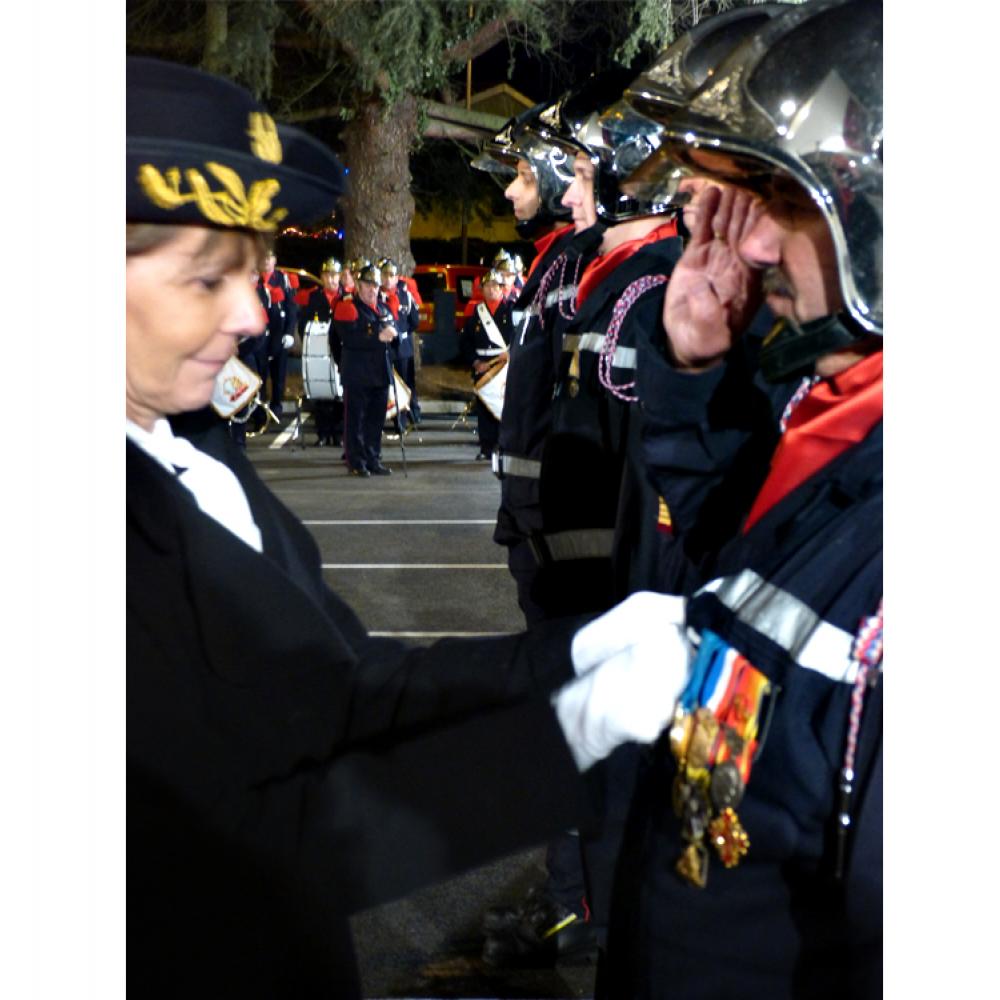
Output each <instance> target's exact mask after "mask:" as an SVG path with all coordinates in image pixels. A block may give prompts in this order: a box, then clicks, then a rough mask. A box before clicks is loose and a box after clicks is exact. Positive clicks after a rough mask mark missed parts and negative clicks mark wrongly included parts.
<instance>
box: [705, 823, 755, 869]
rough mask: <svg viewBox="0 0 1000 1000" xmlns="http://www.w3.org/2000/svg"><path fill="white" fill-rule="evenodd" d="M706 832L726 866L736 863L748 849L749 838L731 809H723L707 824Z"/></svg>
mask: <svg viewBox="0 0 1000 1000" xmlns="http://www.w3.org/2000/svg"><path fill="white" fill-rule="evenodd" d="M708 833H709V836H710V837H711V839H712V844H713V845H714V847H715V849H716V850H717V851H718V852H719V857H720V858H721V859H722V863H723V864H724V865H725V866H726V867H727V868H733V867H735V866H736V865H738V864H739V863H740V858H742V857H744V855H746V853H747V851H749V850H750V838H749V837H748V836H747V832H746V830H744V829H743V824H742V823H740V820H739V817H738V816H737V815H736V813H735V812H734V811H733V810H732V809H723V810H722V812H721V813H719V815H718V816H716V817H715V819H713V820H712V822H711V823H710V824H709V827H708Z"/></svg>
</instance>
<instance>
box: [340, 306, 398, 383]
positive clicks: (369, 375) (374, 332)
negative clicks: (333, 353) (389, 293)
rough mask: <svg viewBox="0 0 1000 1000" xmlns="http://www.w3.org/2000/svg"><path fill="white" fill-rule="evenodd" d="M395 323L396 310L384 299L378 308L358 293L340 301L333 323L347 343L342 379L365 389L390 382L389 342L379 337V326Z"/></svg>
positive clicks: (342, 340)
mask: <svg viewBox="0 0 1000 1000" xmlns="http://www.w3.org/2000/svg"><path fill="white" fill-rule="evenodd" d="M387 323H388V324H392V325H394V321H393V318H392V313H390V312H389V309H388V307H387V306H385V305H383V304H382V303H381V302H380V303H377V304H376V307H375V309H372V308H370V307H369V306H366V305H365V304H364V303H363V302H362V301H361V299H359V298H358V297H357V296H355V297H354V298H353V299H352V300H351V301H346V300H345V301H341V302H338V303H337V307H336V309H334V312H333V324H334V327H335V328H336V332H337V335H338V336H339V337H340V341H341V343H342V344H343V354H342V357H343V361H344V363H343V365H342V367H341V373H340V377H341V381H342V382H343V384H344V386H345V387H346V388H351V389H362V388H370V387H379V386H388V385H389V372H388V369H387V367H386V351H387V349H388V345H387V344H385V343H383V342H382V341H381V340H379V339H378V332H379V330H380V329H381V328H382V327H383V326H385V325H386V324H387Z"/></svg>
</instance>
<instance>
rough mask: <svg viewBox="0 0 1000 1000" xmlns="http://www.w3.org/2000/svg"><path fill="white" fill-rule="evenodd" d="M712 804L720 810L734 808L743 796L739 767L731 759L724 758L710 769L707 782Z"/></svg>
mask: <svg viewBox="0 0 1000 1000" xmlns="http://www.w3.org/2000/svg"><path fill="white" fill-rule="evenodd" d="M709 795H710V796H711V799H712V805H713V806H715V808H716V809H718V810H720V811H722V810H724V809H735V808H736V806H738V805H739V804H740V800H741V799H742V798H743V779H742V778H741V777H740V769H739V768H738V767H737V766H736V765H735V764H734V763H733V762H732V761H731V760H724V761H723V762H722V763H721V764H717V765H716V766H715V767H714V768H713V769H712V777H711V779H710V783H709Z"/></svg>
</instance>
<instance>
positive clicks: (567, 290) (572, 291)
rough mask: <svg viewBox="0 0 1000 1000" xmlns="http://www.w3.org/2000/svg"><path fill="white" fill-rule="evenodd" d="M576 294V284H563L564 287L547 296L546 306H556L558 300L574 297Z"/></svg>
mask: <svg viewBox="0 0 1000 1000" xmlns="http://www.w3.org/2000/svg"><path fill="white" fill-rule="evenodd" d="M574 295H576V285H563V286H562V288H559V289H557V290H556V291H554V292H549V294H548V295H546V296H545V306H546V308H548V307H549V306H554V305H555V304H556V303H557V302H562V301H564V300H565V299H571V298H573V296H574Z"/></svg>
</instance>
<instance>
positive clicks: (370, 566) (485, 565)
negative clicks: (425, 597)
mask: <svg viewBox="0 0 1000 1000" xmlns="http://www.w3.org/2000/svg"><path fill="white" fill-rule="evenodd" d="M506 568H507V564H506V563H323V569H506Z"/></svg>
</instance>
